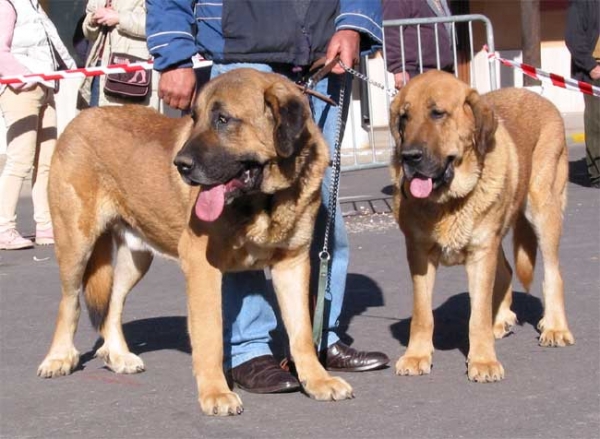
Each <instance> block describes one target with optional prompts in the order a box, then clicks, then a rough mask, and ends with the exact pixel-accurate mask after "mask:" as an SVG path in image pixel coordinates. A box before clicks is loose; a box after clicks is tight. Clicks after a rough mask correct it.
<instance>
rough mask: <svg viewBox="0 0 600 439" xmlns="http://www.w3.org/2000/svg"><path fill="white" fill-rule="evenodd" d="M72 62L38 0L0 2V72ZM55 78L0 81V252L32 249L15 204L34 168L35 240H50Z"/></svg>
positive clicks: (40, 69)
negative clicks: (0, 130) (0, 151)
mask: <svg viewBox="0 0 600 439" xmlns="http://www.w3.org/2000/svg"><path fill="white" fill-rule="evenodd" d="M59 66H64V67H66V68H75V61H74V60H73V58H72V57H71V55H70V54H69V52H68V50H67V48H66V47H65V45H64V44H63V42H62V41H61V39H60V37H59V36H58V32H57V31H56V27H55V26H54V24H53V23H52V22H51V21H50V19H49V18H48V16H47V15H46V13H45V12H44V10H43V9H42V7H41V6H40V5H39V2H38V1H37V0H28V1H24V0H0V76H13V75H25V74H29V73H45V72H51V71H54V70H57V69H58V68H59ZM57 87H58V83H57V82H56V81H43V82H36V83H29V84H11V85H8V86H6V85H0V111H2V115H3V117H4V121H5V123H6V129H7V131H6V133H7V134H6V135H7V139H6V140H7V141H6V143H7V148H6V164H5V166H4V169H3V170H2V174H1V175H0V250H16V249H22V248H29V247H33V245H34V244H33V241H31V240H29V239H26V238H24V237H23V236H21V234H20V233H19V232H18V231H17V228H16V222H17V213H16V210H17V203H18V201H19V194H20V193H21V189H22V187H23V182H24V180H25V178H26V177H27V176H28V175H29V173H30V172H31V170H32V168H33V186H32V193H31V196H32V201H33V218H34V220H35V223H36V228H35V242H36V244H40V245H49V244H54V234H53V231H52V221H51V218H50V209H49V206H48V195H47V186H48V172H49V170H50V160H51V158H52V153H53V152H54V146H55V144H56V136H57V131H56V105H55V102H54V93H55V89H56V88H57Z"/></svg>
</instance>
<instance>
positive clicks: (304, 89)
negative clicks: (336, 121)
mask: <svg viewBox="0 0 600 439" xmlns="http://www.w3.org/2000/svg"><path fill="white" fill-rule="evenodd" d="M296 87H298V88H299V89H300V90H302V93H305V94H307V95H311V96H314V97H315V98H317V99H321V100H322V101H323V102H326V103H328V104H330V105H333V106H334V107H337V102H335V101H334V100H333V99H331V98H330V97H329V96H325V95H324V94H321V93H319V92H317V91H314V90H312V89H310V88H308V86H307V85H306V84H305V85H302V84H296Z"/></svg>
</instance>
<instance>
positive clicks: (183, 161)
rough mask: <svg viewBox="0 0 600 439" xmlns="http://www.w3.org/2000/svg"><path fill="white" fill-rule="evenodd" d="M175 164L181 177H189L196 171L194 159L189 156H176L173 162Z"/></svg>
mask: <svg viewBox="0 0 600 439" xmlns="http://www.w3.org/2000/svg"><path fill="white" fill-rule="evenodd" d="M173 164H174V165H175V166H177V170H178V171H179V173H180V174H181V175H189V174H190V173H191V172H192V169H194V165H195V162H194V159H193V158H192V157H190V156H188V155H180V154H178V155H177V156H175V160H173Z"/></svg>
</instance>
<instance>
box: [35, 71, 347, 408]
mask: <svg viewBox="0 0 600 439" xmlns="http://www.w3.org/2000/svg"><path fill="white" fill-rule="evenodd" d="M328 165H329V153H328V147H327V145H326V143H325V141H324V139H323V137H322V135H321V132H320V130H319V128H318V126H317V125H316V124H315V122H314V121H313V120H312V116H311V112H310V108H309V105H308V101H307V99H306V97H305V95H303V94H302V93H301V92H300V91H299V90H298V87H297V86H296V85H295V84H293V83H292V82H291V81H289V80H287V79H285V78H283V77H282V76H280V75H276V74H269V73H262V72H258V71H256V70H252V69H239V70H236V71H232V72H230V73H227V74H223V75H220V76H219V77H217V78H215V79H213V80H211V81H210V82H209V83H208V84H206V85H205V86H204V88H203V89H202V91H201V93H200V94H199V95H198V97H197V99H196V101H195V103H194V107H193V111H192V114H191V117H185V118H181V119H171V118H168V117H165V116H162V115H160V114H159V113H157V112H155V111H154V110H151V109H148V108H146V107H142V106H124V107H103V108H94V109H90V110H85V111H83V112H82V113H80V114H79V115H78V116H77V117H76V118H75V119H74V120H73V121H72V122H71V123H70V124H69V125H68V126H67V128H66V129H65V131H64V133H63V134H62V135H61V137H60V139H59V141H58V144H57V147H56V152H55V154H54V157H53V161H52V166H51V171H50V181H49V199H50V208H51V214H52V218H53V223H54V234H55V240H56V245H55V249H56V256H57V260H58V265H59V271H60V278H61V285H62V299H61V302H60V306H59V312H58V319H57V323H56V330H55V333H54V338H53V341H52V344H51V347H50V350H49V352H48V354H47V356H46V358H45V359H44V360H43V362H42V363H41V365H40V366H39V368H38V375H39V376H41V377H46V378H51V377H56V376H61V375H66V374H69V373H71V372H72V371H73V370H74V369H75V368H76V367H77V365H78V363H79V353H78V351H77V350H76V348H75V345H74V343H73V337H74V334H75V330H76V327H77V322H78V317H79V298H78V297H79V293H80V291H83V293H84V297H85V302H86V305H87V308H88V312H89V315H90V318H91V320H92V323H93V324H94V326H95V327H96V328H98V329H99V332H100V334H101V336H102V338H103V340H104V343H103V344H102V346H101V347H100V348H99V349H98V351H97V352H96V355H97V356H98V357H100V358H102V359H103V360H104V362H105V364H106V366H107V367H108V368H110V369H111V370H113V371H115V372H117V373H136V372H140V371H142V370H144V368H145V366H144V363H143V361H142V359H141V358H139V357H138V356H137V355H135V354H133V353H132V352H130V351H129V348H128V346H127V343H126V341H125V338H124V336H123V332H122V327H121V326H122V325H121V316H122V311H123V306H124V303H125V298H126V296H127V294H128V293H129V291H130V290H131V289H132V288H133V286H134V285H135V284H137V282H138V281H139V280H140V279H141V278H142V277H143V276H144V274H145V273H146V272H147V271H148V269H149V267H150V264H151V262H152V258H153V255H154V254H162V255H166V256H168V257H171V258H173V259H176V260H178V261H179V263H180V266H181V268H182V270H183V273H184V275H185V279H186V285H187V288H186V289H187V298H188V312H189V314H188V328H189V335H190V342H191V347H192V361H193V370H194V376H195V378H196V383H197V387H198V392H199V402H200V406H201V409H202V411H203V412H204V413H206V414H208V415H235V414H240V413H241V412H242V410H243V406H242V402H241V400H240V398H239V396H238V395H237V394H236V393H234V392H232V391H231V390H230V388H229V387H228V384H227V381H226V379H225V375H224V373H223V325H222V310H221V279H222V273H224V272H227V271H242V270H259V269H263V268H266V267H268V268H270V270H271V276H272V280H273V286H274V288H275V292H276V295H277V299H278V302H279V308H280V309H281V313H282V317H283V321H284V324H285V327H286V329H287V331H288V334H289V335H290V337H289V339H290V351H291V355H292V357H293V358H294V362H295V366H296V370H297V372H298V378H299V381H300V382H301V383H302V386H303V389H304V391H305V392H306V393H307V394H308V395H309V396H311V397H312V398H315V399H317V400H340V399H347V398H352V397H353V392H352V388H351V387H350V385H348V383H346V382H345V381H344V380H342V379H341V378H338V377H332V376H331V375H329V373H328V372H327V371H326V370H325V369H324V368H323V366H322V365H321V364H320V362H319V360H318V358H317V354H316V350H315V346H314V345H313V341H312V331H311V322H310V315H309V287H308V285H309V274H310V261H309V247H310V243H311V239H312V236H313V229H314V222H315V218H316V214H317V210H318V208H319V205H320V201H321V199H320V188H321V183H322V179H323V176H324V173H325V170H326V168H327V166H328Z"/></svg>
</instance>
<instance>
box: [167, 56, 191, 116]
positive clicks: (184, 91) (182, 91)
mask: <svg viewBox="0 0 600 439" xmlns="http://www.w3.org/2000/svg"><path fill="white" fill-rule="evenodd" d="M195 92H196V74H195V73H194V69H193V68H191V67H186V68H181V69H171V70H166V71H164V72H162V73H161V75H160V81H159V82H158V97H159V98H161V99H162V100H163V101H165V103H166V104H167V105H168V106H170V107H172V108H177V109H179V110H187V109H189V108H190V105H191V103H192V99H193V98H194V94H195Z"/></svg>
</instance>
